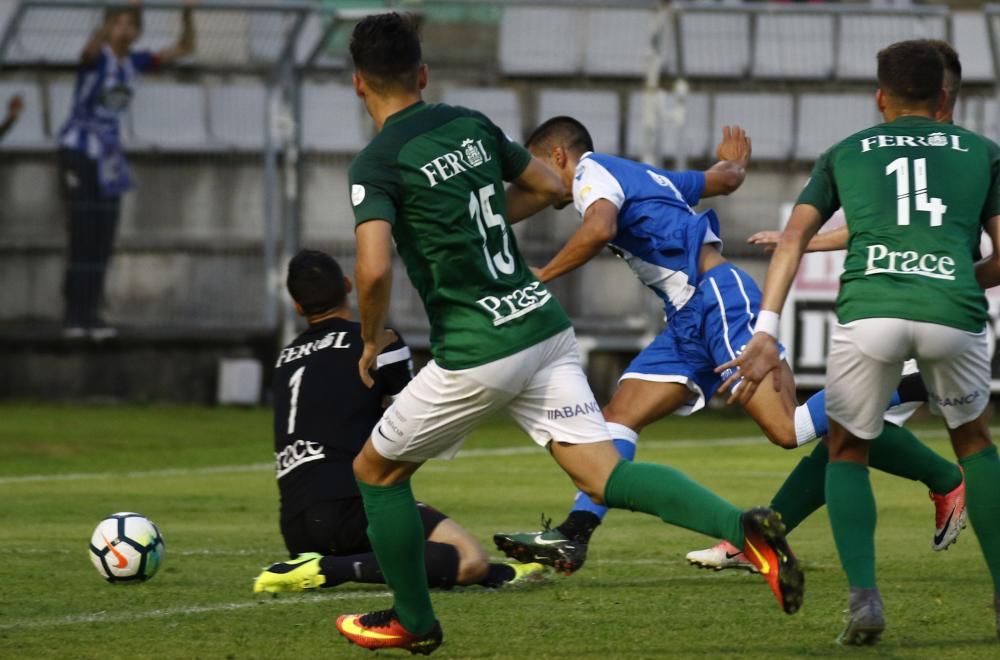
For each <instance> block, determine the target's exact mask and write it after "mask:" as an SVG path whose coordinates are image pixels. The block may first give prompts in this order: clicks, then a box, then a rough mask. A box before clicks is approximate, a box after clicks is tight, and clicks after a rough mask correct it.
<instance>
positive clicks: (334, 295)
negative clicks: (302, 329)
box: [285, 250, 347, 315]
mask: <svg viewBox="0 0 1000 660" xmlns="http://www.w3.org/2000/svg"><path fill="white" fill-rule="evenodd" d="M285 284H286V285H287V286H288V293H290V294H291V296H292V299H293V300H295V302H297V303H298V304H299V305H300V306H301V307H302V311H304V312H305V313H306V314H309V315H312V314H321V313H323V312H328V311H330V310H331V309H336V308H338V307H340V306H341V305H343V304H344V300H345V299H346V298H347V290H346V289H345V287H344V271H343V270H341V268H340V264H338V263H337V260H336V259H334V258H333V257H331V256H330V255H328V254H327V253H326V252H320V251H319V250H302V251H300V252H299V253H298V254H296V255H295V256H294V257H292V260H291V261H290V262H288V278H287V279H286V280H285Z"/></svg>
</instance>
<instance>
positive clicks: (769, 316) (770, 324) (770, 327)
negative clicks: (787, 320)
mask: <svg viewBox="0 0 1000 660" xmlns="http://www.w3.org/2000/svg"><path fill="white" fill-rule="evenodd" d="M780 324H781V315H779V314H778V313H777V312H772V311H770V310H766V309H762V310H760V313H758V314H757V325H755V326H754V329H753V331H754V334H756V333H758V332H763V333H765V334H768V335H771V336H772V337H774V338H775V339H777V338H778V326H779V325H780Z"/></svg>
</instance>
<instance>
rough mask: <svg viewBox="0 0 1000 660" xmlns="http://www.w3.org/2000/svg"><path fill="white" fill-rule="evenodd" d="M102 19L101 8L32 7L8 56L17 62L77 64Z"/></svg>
mask: <svg viewBox="0 0 1000 660" xmlns="http://www.w3.org/2000/svg"><path fill="white" fill-rule="evenodd" d="M99 22H100V11H99V10H94V9H83V8H81V9H54V8H42V7H38V8H36V7H32V8H30V9H28V11H27V12H26V13H25V14H24V15H23V20H22V22H21V24H20V26H19V28H18V29H17V31H16V32H15V33H14V38H13V40H12V41H11V44H10V46H9V47H8V52H7V59H8V60H9V61H10V62H14V63H17V64H25V63H40V64H74V63H76V62H77V61H78V60H79V59H80V51H82V50H83V46H84V44H86V42H87V38H88V37H89V36H90V33H91V32H92V31H93V29H94V28H95V27H96V26H97V25H98V23H99Z"/></svg>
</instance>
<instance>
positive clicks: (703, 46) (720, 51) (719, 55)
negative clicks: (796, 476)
mask: <svg viewBox="0 0 1000 660" xmlns="http://www.w3.org/2000/svg"><path fill="white" fill-rule="evenodd" d="M679 27H680V33H681V34H682V35H683V38H682V39H681V62H682V63H683V71H684V74H685V75H687V76H690V77H697V78H743V77H745V76H746V75H747V74H748V73H749V72H750V15H749V14H746V13H742V12H737V13H726V12H716V11H711V12H704V13H702V12H697V11H694V12H691V13H682V14H681V16H680V23H679ZM720 44H725V47H723V48H720Z"/></svg>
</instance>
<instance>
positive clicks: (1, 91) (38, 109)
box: [0, 80, 53, 151]
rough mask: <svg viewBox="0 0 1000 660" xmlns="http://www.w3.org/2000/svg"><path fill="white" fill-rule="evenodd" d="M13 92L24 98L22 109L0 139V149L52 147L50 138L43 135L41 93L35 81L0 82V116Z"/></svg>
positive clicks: (43, 123)
mask: <svg viewBox="0 0 1000 660" xmlns="http://www.w3.org/2000/svg"><path fill="white" fill-rule="evenodd" d="M15 94H20V95H21V97H22V98H24V109H23V110H22V111H21V116H20V118H19V119H18V120H17V123H16V124H14V127H13V128H12V129H11V130H10V133H8V134H7V135H6V137H4V139H3V140H2V141H0V149H18V150H30V151H35V150H43V149H52V148H53V143H52V140H50V139H49V138H48V137H47V136H46V135H45V122H44V119H43V117H44V116H45V110H44V108H43V107H42V94H41V92H40V91H39V89H38V85H36V84H35V83H33V82H29V81H13V80H11V81H3V82H0V117H3V116H6V114H7V100H8V99H9V98H10V97H12V96H14V95H15Z"/></svg>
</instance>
